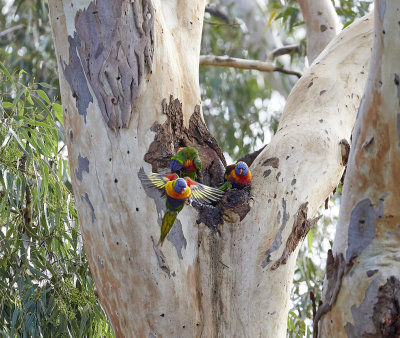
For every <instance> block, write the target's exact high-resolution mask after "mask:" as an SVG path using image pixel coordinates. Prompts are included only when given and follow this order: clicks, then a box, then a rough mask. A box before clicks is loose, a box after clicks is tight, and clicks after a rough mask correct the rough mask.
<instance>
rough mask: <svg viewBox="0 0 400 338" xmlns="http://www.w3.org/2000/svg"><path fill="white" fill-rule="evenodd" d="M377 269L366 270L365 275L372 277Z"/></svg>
mask: <svg viewBox="0 0 400 338" xmlns="http://www.w3.org/2000/svg"><path fill="white" fill-rule="evenodd" d="M378 271H379V270H378V269H375V270H368V271H367V277H372V276H373V275H375V274H376V273H377V272H378Z"/></svg>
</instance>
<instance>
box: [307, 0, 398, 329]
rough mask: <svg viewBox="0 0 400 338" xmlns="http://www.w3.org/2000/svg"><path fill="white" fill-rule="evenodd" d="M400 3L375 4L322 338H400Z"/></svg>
mask: <svg viewBox="0 0 400 338" xmlns="http://www.w3.org/2000/svg"><path fill="white" fill-rule="evenodd" d="M399 22H400V3H399V2H398V1H394V0H392V1H379V0H378V1H375V25H374V26H375V27H374V31H375V34H374V36H375V38H374V43H373V49H372V56H371V68H370V70H369V76H368V81H367V86H366V89H365V93H364V96H363V99H362V104H361V106H360V110H359V112H358V117H357V121H356V125H355V128H354V132H353V142H352V146H351V151H350V158H349V163H348V167H347V174H346V178H345V181H344V188H343V199H342V203H341V209H340V215H339V224H338V227H337V231H336V237H335V241H334V245H333V253H330V254H329V257H328V262H327V280H326V282H325V285H324V304H323V305H322V306H321V307H320V308H319V310H318V312H317V317H316V320H315V327H316V328H318V320H320V323H319V326H320V330H319V332H320V335H319V336H321V337H344V336H346V335H347V336H348V337H399V335H400V321H399V314H400V310H399V304H400V282H399V274H400V251H399V248H400V232H399V224H400V191H399V186H400V176H399V173H400V148H399V146H400V113H399V112H400V107H399V102H400V101H399V99H400V75H399V74H400V59H399V55H400V43H399Z"/></svg>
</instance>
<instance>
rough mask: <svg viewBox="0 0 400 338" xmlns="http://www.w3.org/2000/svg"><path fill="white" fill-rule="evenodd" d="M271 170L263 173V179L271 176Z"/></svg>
mask: <svg viewBox="0 0 400 338" xmlns="http://www.w3.org/2000/svg"><path fill="white" fill-rule="evenodd" d="M271 172H272V170H271V169H267V170H265V171H264V173H263V176H264V178H267V177H268V176H269V174H271Z"/></svg>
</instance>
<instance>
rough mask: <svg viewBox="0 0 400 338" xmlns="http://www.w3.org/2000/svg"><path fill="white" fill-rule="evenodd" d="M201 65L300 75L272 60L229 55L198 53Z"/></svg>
mask: <svg viewBox="0 0 400 338" xmlns="http://www.w3.org/2000/svg"><path fill="white" fill-rule="evenodd" d="M200 65H201V66H219V67H232V68H240V69H255V70H259V71H261V72H281V73H285V74H290V75H296V76H297V77H299V78H300V77H301V74H300V73H298V72H295V71H292V70H287V69H284V68H280V67H276V66H275V65H274V64H273V63H272V62H262V61H258V60H246V59H238V58H232V57H229V56H215V55H200Z"/></svg>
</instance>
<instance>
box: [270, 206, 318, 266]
mask: <svg viewBox="0 0 400 338" xmlns="http://www.w3.org/2000/svg"><path fill="white" fill-rule="evenodd" d="M307 204H308V202H306V203H303V204H301V205H300V207H299V209H298V210H297V213H296V216H295V221H294V224H293V228H292V232H291V233H290V235H289V237H288V239H287V241H286V246H285V249H284V250H283V253H282V256H281V257H280V258H279V259H278V260H277V261H276V262H275V263H274V264H273V265H272V267H271V270H275V269H277V268H278V267H279V266H280V265H281V264H286V262H287V259H288V258H289V256H290V254H291V253H292V252H293V251H294V250H295V249H296V247H297V245H298V244H299V243H300V242H301V241H302V240H303V239H304V238H305V237H306V235H307V233H308V231H310V229H311V228H312V227H313V226H314V224H315V223H317V222H318V220H319V219H320V218H321V217H322V215H320V216H318V217H315V218H313V219H307V210H308V207H307Z"/></svg>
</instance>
